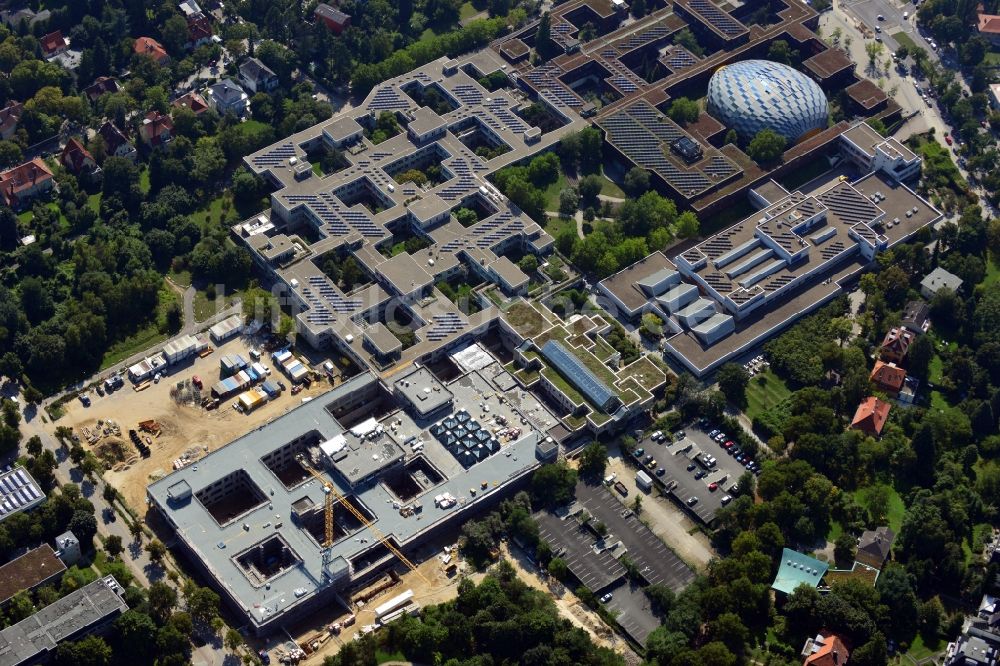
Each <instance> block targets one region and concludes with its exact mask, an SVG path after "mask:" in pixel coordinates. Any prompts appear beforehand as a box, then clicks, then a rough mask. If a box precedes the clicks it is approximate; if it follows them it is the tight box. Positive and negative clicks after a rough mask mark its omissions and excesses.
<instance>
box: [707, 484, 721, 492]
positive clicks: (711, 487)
mask: <svg viewBox="0 0 1000 666" xmlns="http://www.w3.org/2000/svg"><path fill="white" fill-rule="evenodd" d="M718 489H719V484H717V483H710V484H708V491H709V492H712V493H714V492H715V491H716V490H718Z"/></svg>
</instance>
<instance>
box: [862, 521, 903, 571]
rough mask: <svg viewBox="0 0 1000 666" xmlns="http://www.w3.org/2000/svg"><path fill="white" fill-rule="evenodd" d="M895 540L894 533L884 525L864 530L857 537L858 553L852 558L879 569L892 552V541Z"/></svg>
mask: <svg viewBox="0 0 1000 666" xmlns="http://www.w3.org/2000/svg"><path fill="white" fill-rule="evenodd" d="M895 540H896V533H895V532H893V531H892V530H891V529H889V528H888V527H886V526H884V525H882V526H879V527H876V528H875V529H873V530H865V531H864V532H862V533H861V538H860V539H858V553H857V555H855V556H854V559H855V560H857V561H858V562H861V563H862V564H867V565H868V566H870V567H874V568H876V569H879V570H881V569H882V567H883V566H885V562H886V560H888V559H889V555H890V554H891V553H892V542H893V541H895Z"/></svg>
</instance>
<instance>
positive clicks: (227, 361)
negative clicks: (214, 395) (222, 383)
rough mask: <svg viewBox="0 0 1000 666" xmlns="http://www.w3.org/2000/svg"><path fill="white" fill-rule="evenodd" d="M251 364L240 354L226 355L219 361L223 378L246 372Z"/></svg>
mask: <svg viewBox="0 0 1000 666" xmlns="http://www.w3.org/2000/svg"><path fill="white" fill-rule="evenodd" d="M249 365H250V363H249V362H248V361H247V360H246V359H245V358H243V357H242V356H241V355H240V354H226V355H225V356H223V357H222V358H220V359H219V371H220V372H221V373H222V376H223V377H228V376H229V375H235V374H236V373H237V372H239V371H240V370H245V369H246V368H247V367H249Z"/></svg>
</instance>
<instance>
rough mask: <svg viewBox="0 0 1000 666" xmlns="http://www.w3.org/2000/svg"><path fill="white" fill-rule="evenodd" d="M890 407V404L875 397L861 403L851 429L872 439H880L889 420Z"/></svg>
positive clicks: (852, 420) (855, 413)
mask: <svg viewBox="0 0 1000 666" xmlns="http://www.w3.org/2000/svg"><path fill="white" fill-rule="evenodd" d="M889 409H890V405H889V403H888V402H885V401H883V400H879V399H878V398H876V397H875V396H869V397H867V398H865V399H864V400H862V401H861V404H859V405H858V409H857V411H855V412H854V418H853V419H851V428H853V429H855V430H860V431H861V432H863V433H866V434H868V435H871V436H872V437H880V436H881V435H882V429H883V428H884V427H885V422H886V420H888V418H889Z"/></svg>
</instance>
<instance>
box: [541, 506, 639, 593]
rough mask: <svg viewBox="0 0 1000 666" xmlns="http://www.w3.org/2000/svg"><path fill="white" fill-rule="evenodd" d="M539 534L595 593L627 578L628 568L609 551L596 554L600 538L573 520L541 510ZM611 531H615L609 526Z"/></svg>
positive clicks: (574, 573)
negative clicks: (596, 544)
mask: <svg viewBox="0 0 1000 666" xmlns="http://www.w3.org/2000/svg"><path fill="white" fill-rule="evenodd" d="M535 520H536V522H537V523H538V535H539V536H540V537H541V538H542V539H543V540H544V541H546V542H547V543H548V544H549V546H550V547H551V548H552V550H553V552H554V553H555V555H556V556H558V557H561V558H562V559H563V561H565V562H566V566H567V567H569V570H570V571H571V572H572V574H573V575H574V576H576V577H577V578H578V579H579V580H580V582H581V583H583V584H584V585H585V586H586V587H587V588H588V589H590V590H593V591H594V592H595V593H596V592H598V591H600V590H604V588H606V587H608V586H609V585H611V584H612V583H614V582H615V581H617V580H620V579H622V578H624V577H625V567H623V566H622V565H621V563H620V562H618V560H616V559H615V558H614V557H613V556H612V555H611V553H610V552H609V551H607V550H601V551H597V550H595V548H594V544H595V543H596V542H597V537H596V536H595V535H594V533H593V532H591V531H590V529H589V528H587V527H585V526H583V525H580V523H579V522H578V521H577V520H576V518H574V517H567V518H566V519H565V520H564V519H560V518H559V517H558V516H556V515H554V514H552V513H549V512H548V511H542V512H539V513H537V514H535ZM606 525H607V526H608V529H612V530H613V529H614V527H613V524H608V523H606Z"/></svg>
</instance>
